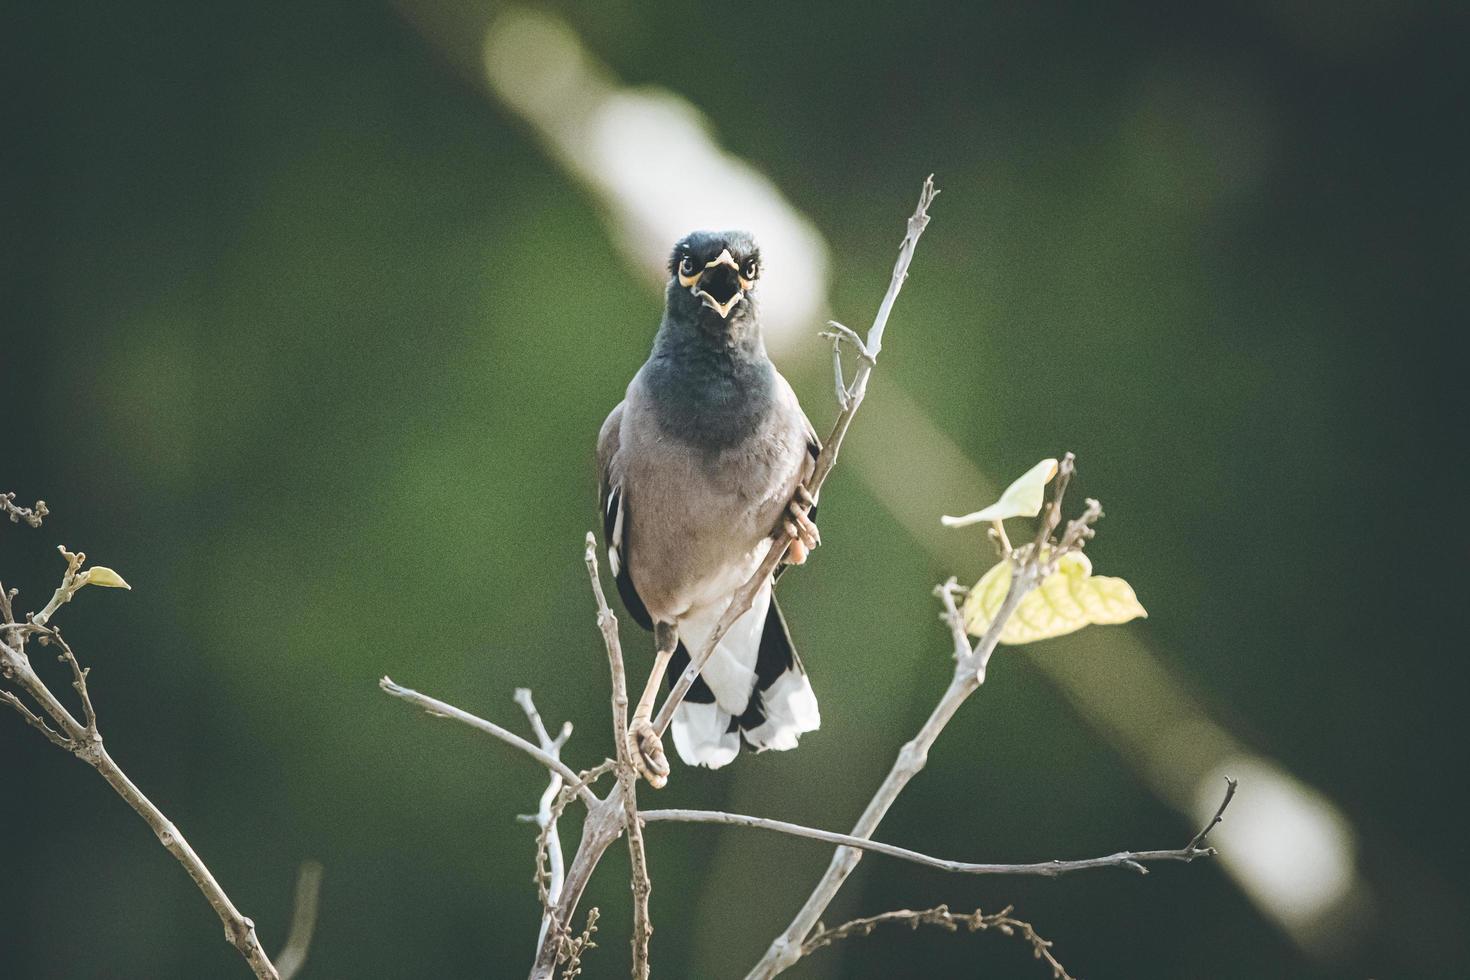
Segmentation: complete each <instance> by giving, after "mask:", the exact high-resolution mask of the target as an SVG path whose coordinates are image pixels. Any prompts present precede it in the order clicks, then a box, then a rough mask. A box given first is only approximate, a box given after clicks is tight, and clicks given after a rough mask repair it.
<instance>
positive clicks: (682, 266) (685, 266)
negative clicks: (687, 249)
mask: <svg viewBox="0 0 1470 980" xmlns="http://www.w3.org/2000/svg"><path fill="white" fill-rule="evenodd" d="M679 271H680V272H682V273H683V274H684V275H686V276H692V275H694V258H693V257H692V256H688V255H686V256H684V261H682V262H680V263H679Z"/></svg>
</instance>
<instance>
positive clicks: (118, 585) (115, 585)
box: [80, 565, 132, 589]
mask: <svg viewBox="0 0 1470 980" xmlns="http://www.w3.org/2000/svg"><path fill="white" fill-rule="evenodd" d="M80 577H81V579H82V585H101V586H104V587H105V588H109V589H131V588H132V586H131V585H129V584H128V583H127V582H124V581H123V577H122V576H121V575H119V574H117V572H114V571H113V570H112V569H110V568H108V567H107V566H106V565H93V566H92V567H91V568H89V569H87V570H86V571H85V572H83V573H82V574H81V576H80Z"/></svg>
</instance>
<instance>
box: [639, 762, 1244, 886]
mask: <svg viewBox="0 0 1470 980" xmlns="http://www.w3.org/2000/svg"><path fill="white" fill-rule="evenodd" d="M1234 795H1235V784H1234V782H1233V781H1232V782H1231V783H1230V786H1229V789H1228V790H1227V791H1226V794H1225V800H1224V802H1222V803H1221V804H1220V810H1219V812H1217V813H1216V814H1215V819H1214V820H1212V821H1211V822H1210V824H1209V826H1207V827H1206V828H1205V829H1204V830H1202V831H1200V832H1199V834H1197V835H1195V837H1194V839H1193V840H1191V841H1190V842H1189V843H1188V844H1187V845H1185V846H1184V847H1180V848H1175V849H1172V850H1155V851H1119V852H1117V853H1116V854H1108V855H1105V856H1103V857H1095V858H1081V859H1079V860H1072V861H1033V862H1030V863H1025V864H977V863H973V862H969V861H951V860H949V859H947V858H937V857H931V856H930V855H928V854H923V853H921V852H919V851H913V850H909V849H908V848H907V847H898V846H897V845H895V844H885V843H883V842H881V841H875V840H870V839H868V838H865V837H854V836H852V835H851V834H838V833H834V832H832V831H830V830H818V829H817V828H815V827H804V826H802V825H801V824H795V823H788V822H787V821H785V820H770V819H767V818H765V817H752V816H747V815H746V814H743V813H724V812H721V811H719V810H673V809H671V810H640V811H639V816H640V817H642V818H643V822H644V823H712V824H723V825H725V826H728V827H749V828H751V829H753V830H769V831H772V832H774V833H778V834H786V835H787V836H790V837H804V838H807V839H808V840H816V841H822V842H824V843H827V844H839V845H842V846H844V847H853V848H858V849H860V850H864V851H872V852H873V853H874V854H883V855H886V856H888V857H893V858H898V859H900V860H902V861H912V862H913V863H915V864H922V865H924V866H925V867H929V868H938V869H939V870H940V871H952V872H955V873H957V874H968V875H1039V876H1041V877H1043V878H1057V877H1060V876H1062V875H1064V874H1069V873H1071V872H1074V871H1095V870H1098V869H1101V868H1126V869H1128V870H1130V871H1136V872H1138V873H1139V874H1148V868H1147V867H1145V864H1146V863H1148V862H1153V861H1182V862H1185V863H1186V864H1187V863H1188V862H1190V861H1193V860H1195V859H1196V858H1201V857H1210V856H1211V855H1213V854H1214V853H1215V851H1214V848H1209V847H1201V846H1200V844H1201V843H1202V842H1203V841H1204V839H1205V835H1206V834H1208V833H1209V831H1210V828H1211V827H1213V826H1214V825H1215V824H1217V823H1219V822H1220V817H1221V814H1223V813H1224V811H1225V807H1227V806H1229V805H1230V798H1231V797H1232V796H1234Z"/></svg>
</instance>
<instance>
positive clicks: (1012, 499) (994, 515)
mask: <svg viewBox="0 0 1470 980" xmlns="http://www.w3.org/2000/svg"><path fill="white" fill-rule="evenodd" d="M1056 475H1057V461H1056V460H1054V459H1043V460H1042V461H1041V462H1039V463H1037V464H1036V465H1035V466H1033V467H1031V468H1030V469H1029V470H1027V471H1026V472H1025V474H1024V475H1023V476H1022V477H1021V478H1020V479H1019V480H1017V481H1016V482H1015V483H1012V484H1011V485H1010V486H1008V487H1006V492H1005V493H1003V494H1001V495H1000V499H999V500H997V501H996V502H995V503H993V504H991V505H990V506H989V507H986V508H985V509H984V510H977V511H975V513H973V514H966V515H965V516H964V517H949V516H948V515H946V516H944V517H941V518H940V519H939V523H941V524H943V525H944V526H945V527H966V526H968V525H970V524H982V523H986V522H989V521H1004V520H1006V519H1008V518H1011V517H1035V516H1036V515H1037V514H1039V513H1041V504H1042V501H1044V500H1045V499H1046V485H1047V484H1048V483H1050V482H1051V478H1052V477H1054V476H1056Z"/></svg>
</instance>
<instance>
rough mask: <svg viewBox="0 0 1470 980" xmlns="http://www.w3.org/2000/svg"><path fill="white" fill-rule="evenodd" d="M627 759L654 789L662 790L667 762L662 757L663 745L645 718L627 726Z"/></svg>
mask: <svg viewBox="0 0 1470 980" xmlns="http://www.w3.org/2000/svg"><path fill="white" fill-rule="evenodd" d="M628 757H629V758H630V759H632V760H633V767H634V768H635V769H637V770H638V774H639V775H640V776H642V777H643V778H644V779H646V780H647V781H648V785H650V786H652V787H653V788H654V789H663V788H664V786H665V785H666V784H667V783H668V781H669V760H668V757H667V756H665V755H664V743H663V741H662V740H661V739H660V738H659V737H658V733H657V732H655V731H654V730H653V725H651V724H649V721H648V719H647V718H634V719H633V721H632V723H631V724H630V725H629V726H628Z"/></svg>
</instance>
